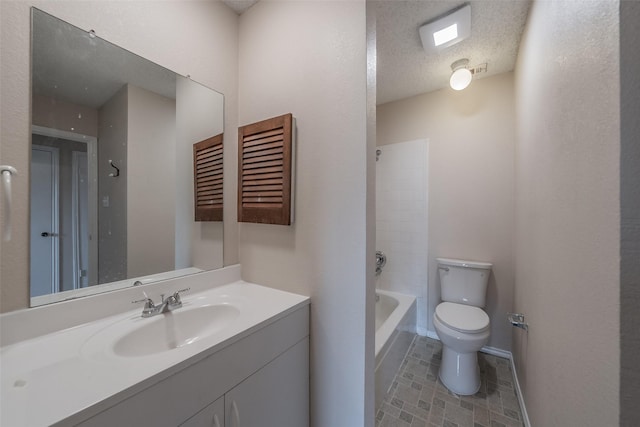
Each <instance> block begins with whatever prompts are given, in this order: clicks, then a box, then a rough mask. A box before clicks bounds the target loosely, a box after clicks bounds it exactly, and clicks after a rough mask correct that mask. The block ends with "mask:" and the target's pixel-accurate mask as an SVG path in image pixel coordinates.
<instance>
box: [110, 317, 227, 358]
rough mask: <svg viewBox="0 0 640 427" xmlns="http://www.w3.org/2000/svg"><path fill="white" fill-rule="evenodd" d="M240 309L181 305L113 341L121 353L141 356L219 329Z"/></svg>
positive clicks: (175, 345)
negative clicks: (185, 307) (190, 307)
mask: <svg viewBox="0 0 640 427" xmlns="http://www.w3.org/2000/svg"><path fill="white" fill-rule="evenodd" d="M239 314H240V311H239V310H238V309H237V308H235V307H233V306H231V305H207V306H202V307H196V308H192V309H184V308H179V309H177V310H175V311H170V312H168V313H165V314H159V315H157V316H153V317H150V318H149V319H146V320H148V322H146V324H144V325H141V326H140V327H138V328H136V329H134V330H132V331H130V332H129V333H127V334H126V335H124V336H122V337H121V338H120V339H118V340H117V341H116V342H115V343H114V344H113V352H114V353H115V354H117V355H118V356H125V357H138V356H147V355H150V354H154V353H160V352H163V351H167V350H173V349H174V348H180V347H184V346H185V345H189V344H192V343H194V342H196V341H197V340H199V339H202V338H204V337H208V336H210V335H213V334H215V333H216V332H219V331H220V330H221V329H223V328H224V327H225V326H227V324H229V322H230V321H231V320H233V319H234V318H236V317H238V315H239Z"/></svg>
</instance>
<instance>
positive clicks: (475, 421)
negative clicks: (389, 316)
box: [376, 336, 523, 427]
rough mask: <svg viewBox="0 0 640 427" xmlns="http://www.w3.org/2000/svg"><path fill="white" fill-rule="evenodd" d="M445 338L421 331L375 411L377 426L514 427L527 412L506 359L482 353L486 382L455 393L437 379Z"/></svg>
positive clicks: (483, 378) (481, 362) (481, 363)
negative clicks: (469, 392) (473, 389)
mask: <svg viewBox="0 0 640 427" xmlns="http://www.w3.org/2000/svg"><path fill="white" fill-rule="evenodd" d="M441 357H442V344H441V343H440V341H437V340H433V339H431V338H425V337H421V336H416V337H415V339H414V340H413V343H412V344H411V347H410V348H409V351H408V353H407V356H406V358H405V360H404V361H403V362H402V366H401V368H400V370H399V371H398V373H397V374H396V376H395V378H394V381H393V385H392V386H391V390H390V391H389V393H388V394H387V395H386V396H385V399H384V402H383V403H382V405H381V407H380V408H378V412H377V414H376V426H377V427H387V426H398V427H406V426H410V427H432V426H438V427H511V426H522V425H523V423H522V413H521V411H520V405H519V404H518V398H517V396H516V392H515V388H514V386H513V375H512V373H511V365H510V363H509V361H508V360H507V359H503V358H500V357H495V356H491V355H488V354H484V353H479V354H478V364H479V365H480V375H481V378H482V384H481V386H480V391H478V393H476V394H475V395H473V396H456V395H454V394H453V393H451V392H450V391H449V390H447V389H446V387H445V386H444V385H442V382H440V380H439V379H438V370H439V369H440V359H441Z"/></svg>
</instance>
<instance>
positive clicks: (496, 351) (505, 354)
mask: <svg viewBox="0 0 640 427" xmlns="http://www.w3.org/2000/svg"><path fill="white" fill-rule="evenodd" d="M417 333H418V335H420V336H423V337H425V336H426V337H429V338H432V339H434V340H438V341H440V338H439V337H438V334H436V333H435V331H430V330H422V328H420V329H419V330H418V331H417ZM480 351H481V352H483V353H487V354H490V355H492V356H497V357H502V358H505V359H509V363H510V364H511V372H512V373H513V382H514V384H515V387H516V395H517V396H518V403H519V404H520V410H521V411H522V421H523V422H524V427H531V422H530V421H529V414H527V407H526V406H525V404H524V398H523V397H522V390H521V389H520V382H519V381H518V372H517V371H516V365H515V363H514V361H513V354H511V352H510V351H506V350H502V349H500V348H495V347H489V346H484V347H482V348H481V349H480Z"/></svg>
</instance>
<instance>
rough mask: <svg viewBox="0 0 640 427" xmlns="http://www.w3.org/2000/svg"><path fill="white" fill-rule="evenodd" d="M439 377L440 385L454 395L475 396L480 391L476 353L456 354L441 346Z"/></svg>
mask: <svg viewBox="0 0 640 427" xmlns="http://www.w3.org/2000/svg"><path fill="white" fill-rule="evenodd" d="M439 376H440V381H442V384H444V386H445V387H447V388H448V389H449V390H451V391H452V392H453V393H455V394H459V395H462V396H469V395H472V394H476V393H477V392H478V390H480V368H479V367H478V352H477V351H474V352H472V353H458V352H457V351H455V350H453V349H451V348H450V347H448V346H444V345H443V346H442V361H441V364H440V374H439Z"/></svg>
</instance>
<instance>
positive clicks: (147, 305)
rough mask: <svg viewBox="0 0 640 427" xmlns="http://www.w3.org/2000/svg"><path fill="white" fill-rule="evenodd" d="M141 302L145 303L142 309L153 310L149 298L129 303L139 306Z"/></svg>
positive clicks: (151, 301)
mask: <svg viewBox="0 0 640 427" xmlns="http://www.w3.org/2000/svg"><path fill="white" fill-rule="evenodd" d="M141 302H143V303H145V304H144V308H153V307H154V304H153V300H152V299H151V298H148V297H145V298H142V299H139V300H135V301H131V304H140V303H141Z"/></svg>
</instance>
